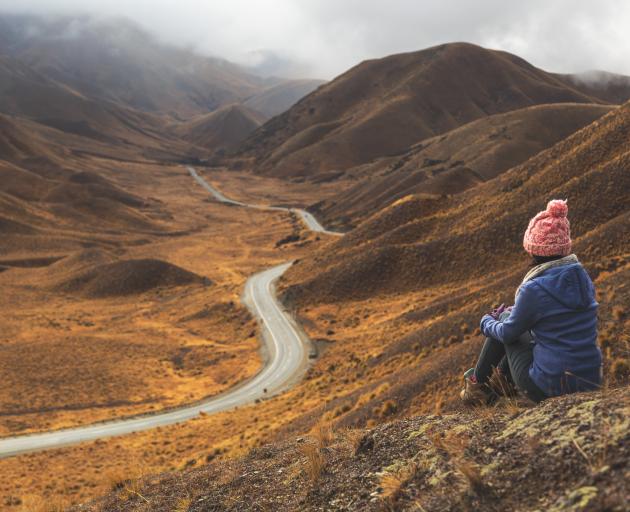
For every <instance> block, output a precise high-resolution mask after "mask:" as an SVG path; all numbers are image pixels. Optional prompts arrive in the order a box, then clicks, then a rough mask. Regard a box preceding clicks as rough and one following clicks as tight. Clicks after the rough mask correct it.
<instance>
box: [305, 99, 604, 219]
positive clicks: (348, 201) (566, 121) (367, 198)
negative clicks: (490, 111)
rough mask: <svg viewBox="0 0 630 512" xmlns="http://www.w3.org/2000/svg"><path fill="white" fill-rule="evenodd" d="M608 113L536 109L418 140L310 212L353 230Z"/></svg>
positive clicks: (504, 165)
mask: <svg viewBox="0 0 630 512" xmlns="http://www.w3.org/2000/svg"><path fill="white" fill-rule="evenodd" d="M611 108H613V107H611V106H606V105H587V104H579V103H575V104H573V103H561V104H552V105H536V106H534V107H527V108H524V109H519V110H515V111H512V112H507V113H505V114H495V115H493V116H489V117H486V118H483V119H479V120H477V121H473V122H471V123H468V124H466V125H464V126H462V127H460V128H456V129H455V130H452V131H450V132H447V133H446V134H444V135H441V136H436V137H433V138H430V139H426V140H423V141H422V142H420V143H418V144H415V145H414V146H412V147H411V148H410V149H409V150H408V151H407V152H405V153H403V154H402V155H400V156H395V157H389V158H382V159H378V160H375V161H374V162H370V163H368V164H364V165H362V166H358V167H356V168H352V169H349V170H347V171H346V172H345V173H344V177H347V178H350V179H352V180H354V181H355V182H356V184H355V185H353V186H352V187H350V188H349V189H347V190H344V191H342V192H340V193H339V194H338V195H337V196H335V197H332V198H331V199H329V200H327V201H324V202H322V203H320V204H317V205H315V206H314V207H313V210H314V211H316V212H317V213H318V215H319V216H320V217H321V218H323V220H324V221H325V222H326V224H327V225H331V226H335V225H340V224H341V225H344V224H348V223H349V224H350V225H354V224H356V223H357V222H358V221H360V220H361V219H364V218H366V217H367V216H369V215H370V214H372V213H375V212H376V211H377V210H379V209H381V208H383V207H385V206H387V205H389V204H391V203H392V202H393V201H395V200H397V199H400V198H402V197H404V196H406V195H408V194H423V195H424V196H425V197H427V198H429V197H436V196H437V197H439V196H442V195H451V194H457V193H459V192H462V191H464V190H466V189H468V188H470V187H472V186H474V185H476V184H478V183H481V182H484V181H488V180H490V179H492V178H494V177H496V176H498V175H499V174H500V173H502V172H503V171H506V170H507V169H509V168H511V167H514V166H515V165H517V164H520V163H521V162H523V161H525V160H527V159H528V158H529V157H531V156H533V155H535V154H536V153H538V152H540V151H542V150H543V149H546V148H548V147H550V146H552V145H553V144H555V143H556V142H558V141H559V140H562V139H564V138H565V137H567V136H569V135H570V134H572V133H573V132H575V131H576V130H578V129H579V128H582V127H583V126H586V125H587V124H590V123H591V122H593V121H594V120H595V119H597V118H598V117H600V116H602V115H603V114H605V113H606V112H608V111H609V110H610V109H611ZM344 220H346V222H343V221H344ZM344 227H345V225H344Z"/></svg>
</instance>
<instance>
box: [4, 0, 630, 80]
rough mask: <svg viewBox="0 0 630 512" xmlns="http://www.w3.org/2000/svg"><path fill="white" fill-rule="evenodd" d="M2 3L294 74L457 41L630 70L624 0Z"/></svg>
mask: <svg viewBox="0 0 630 512" xmlns="http://www.w3.org/2000/svg"><path fill="white" fill-rule="evenodd" d="M0 11H3V12H23V13H31V14H33V13H34V14H40V15H50V16H53V15H77V14H82V13H85V14H90V15H93V16H103V17H113V16H116V17H126V18H130V19H132V20H134V21H135V22H136V23H138V24H139V25H141V26H142V27H144V28H145V29H147V30H148V31H150V32H151V33H153V34H154V35H155V36H157V37H158V38H160V39H161V40H163V41H166V42H169V43H174V44H178V45H182V46H188V47H192V48H194V49H196V50H197V51H198V52H200V53H203V54H206V55H212V56H219V57H223V58H226V59H229V60H232V61H235V62H239V63H243V64H248V65H249V64H252V63H253V64H254V66H259V67H261V70H263V71H264V72H270V73H275V74H284V75H292V76H302V77H304V76H311V77H322V78H331V77H333V76H335V75H337V74H339V73H341V72H343V71H345V70H346V69H347V68H349V67H351V66H353V65H355V64H357V63H358V62H360V61H361V60H364V59H368V58H375V57H381V56H385V55H388V54H391V53H398V52H404V51H413V50H418V49H421V48H425V47H428V46H433V45H436V44H441V43H444V42H450V41H468V42H472V43H477V44H480V45H482V46H487V47H492V48H500V49H504V50H507V51H510V52H513V53H516V54H518V55H519V56H521V57H523V58H525V59H527V60H529V61H530V62H531V63H532V64H534V65H536V66H539V67H542V68H543V69H546V70H550V71H557V72H580V71H584V70H590V69H605V70H608V71H613V72H618V73H626V74H630V59H628V55H630V35H629V32H628V29H627V27H629V26H630V2H627V1H624V0H601V1H599V2H592V1H588V0H555V1H553V2H549V1H547V0H529V1H528V2H505V1H504V0H502V1H499V0H477V1H474V2H471V1H469V0H440V1H426V0H425V1H421V2H420V1H417V0H389V1H384V0H381V1H376V0H362V1H359V0H344V1H343V2H339V1H337V0H317V1H313V0H231V1H230V2H208V1H206V0H131V1H130V0H20V1H19V2H15V1H14V0H11V1H9V0H0Z"/></svg>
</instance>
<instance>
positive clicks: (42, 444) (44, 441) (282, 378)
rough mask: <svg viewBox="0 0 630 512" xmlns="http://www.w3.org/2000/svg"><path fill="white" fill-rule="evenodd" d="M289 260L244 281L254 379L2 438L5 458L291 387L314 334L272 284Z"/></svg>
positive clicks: (307, 217)
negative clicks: (255, 328) (203, 395)
mask: <svg viewBox="0 0 630 512" xmlns="http://www.w3.org/2000/svg"><path fill="white" fill-rule="evenodd" d="M188 171H189V172H190V174H191V176H192V177H193V178H195V180H197V182H198V183H199V184H200V185H202V186H203V187H204V188H205V189H206V190H207V191H208V192H210V193H211V194H212V195H213V196H214V197H215V198H216V199H217V200H218V201H221V202H223V203H227V204H233V205H236V206H247V207H253V208H258V209H262V210H282V211H295V212H297V213H298V214H299V215H300V216H301V217H302V219H303V220H304V222H305V224H306V225H307V226H308V227H309V228H310V229H312V230H313V231H317V232H321V233H327V234H334V235H339V234H340V233H334V232H330V231H328V230H326V229H325V228H324V227H322V226H321V224H319V222H317V219H315V217H313V216H312V215H311V214H310V213H308V212H306V211H305V210H301V209H297V208H296V209H289V208H282V207H275V206H256V205H247V204H245V203H241V202H239V201H233V200H231V199H228V198H227V197H225V196H224V195H223V194H221V192H219V191H218V190H216V189H215V188H214V187H212V186H211V185H210V184H208V183H207V182H206V181H205V180H204V179H203V178H201V177H200V176H199V175H198V174H197V172H196V171H195V170H194V169H193V168H192V167H188ZM290 266H291V263H284V264H282V265H278V266H276V267H272V268H270V269H267V270H265V271H263V272H260V273H258V274H254V275H253V276H251V277H250V278H249V279H248V281H247V283H246V284H245V290H244V292H243V302H244V303H245V304H246V305H247V307H248V308H249V310H250V311H251V312H252V314H253V315H254V316H255V317H256V318H258V320H259V322H260V324H261V325H262V331H263V339H264V344H263V355H264V358H265V365H264V366H263V368H262V370H261V371H260V372H259V373H258V374H257V375H255V376H254V377H252V378H251V379H249V380H247V381H245V382H243V383H241V384H239V385H237V386H235V387H234V388H231V389H229V390H228V391H226V392H224V393H222V394H220V395H217V396H214V397H212V398H208V399H207V400H203V401H200V402H198V403H196V404H193V405H189V406H185V407H181V408H176V409H171V410H167V411H164V412H160V413H156V414H150V415H144V416H138V417H134V418H128V419H122V420H113V421H107V422H103V423H98V424H94V425H88V426H85V427H76V428H69V429H63V430H56V431H51V432H43V433H38V434H31V435H23V436H18V437H7V438H2V439H0V458H6V457H11V456H14V455H18V454H20V453H26V452H34V451H41V450H46V449H51V448H59V447H62V446H68V445H72V444H77V443H81V442H84V441H91V440H94V439H100V438H104V437H111V436H120V435H124V434H131V433H132V432H139V431H142V430H148V429H152V428H155V427H159V426H163V425H171V424H173V423H179V422H182V421H186V420H189V419H191V418H194V417H195V416H197V415H199V413H201V412H203V413H215V412H219V411H224V410H227V409H232V408H234V407H238V406H240V405H245V404H250V403H252V402H254V401H256V400H257V399H260V398H264V397H266V396H270V395H273V394H274V393H278V392H280V391H283V390H285V389H287V387H289V386H290V385H291V384H292V383H294V382H295V381H297V380H298V379H299V378H301V376H302V374H303V372H304V370H305V368H306V366H307V359H308V352H309V345H310V342H309V340H308V339H307V338H306V335H305V334H304V333H303V331H302V330H301V329H300V327H299V326H298V325H297V324H296V323H295V321H294V320H293V318H292V317H291V316H290V315H289V314H288V313H287V312H285V311H284V310H283V309H282V306H281V305H280V304H279V303H278V301H277V299H276V296H275V292H274V290H273V283H274V282H275V281H276V280H277V279H278V278H279V277H280V276H281V275H282V274H283V273H284V272H285V271H286V270H287V269H288V268H289V267H290Z"/></svg>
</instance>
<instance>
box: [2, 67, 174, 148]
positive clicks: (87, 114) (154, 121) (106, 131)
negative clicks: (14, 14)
mask: <svg viewBox="0 0 630 512" xmlns="http://www.w3.org/2000/svg"><path fill="white" fill-rule="evenodd" d="M0 113H4V114H8V115H12V116H18V117H24V118H26V119H30V120H33V121H37V122H38V123H40V124H43V125H46V126H49V127H52V128H55V129H57V130H60V131H61V132H66V133H68V134H73V135H78V136H81V137H84V138H87V139H91V140H95V141H98V142H102V143H108V144H112V143H114V144H119V145H122V146H123V147H126V146H127V147H128V146H129V145H132V146H142V147H160V144H163V143H164V136H163V133H164V125H165V123H164V120H162V119H160V118H158V117H157V116H153V115H149V114H146V113H141V112H139V111H135V110H132V109H129V108H125V107H122V106H120V105H117V104H114V103H111V102H107V101H95V100H92V99H90V98H87V97H86V96H83V95H81V94H80V93H78V92H77V91H75V90H72V89H70V88H69V87H68V86H66V85H63V84H60V83H58V82H55V81H53V80H51V79H49V78H47V77H46V76H45V75H43V74H41V73H39V72H37V71H35V70H34V69H33V68H32V67H29V66H26V65H24V64H23V63H22V62H21V61H19V60H16V59H13V58H10V57H6V56H3V55H0Z"/></svg>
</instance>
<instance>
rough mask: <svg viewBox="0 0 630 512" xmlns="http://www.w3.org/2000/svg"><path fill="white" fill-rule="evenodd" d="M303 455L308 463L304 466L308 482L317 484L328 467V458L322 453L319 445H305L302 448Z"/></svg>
mask: <svg viewBox="0 0 630 512" xmlns="http://www.w3.org/2000/svg"><path fill="white" fill-rule="evenodd" d="M300 450H301V452H302V455H304V457H306V463H305V465H304V473H305V474H306V476H307V478H308V480H309V481H310V482H311V483H312V484H315V483H316V482H317V481H318V480H319V477H320V476H321V474H322V471H323V470H324V466H325V465H326V457H325V456H324V453H323V452H322V449H321V448H320V447H319V445H317V444H313V443H305V444H304V445H302V446H301V447H300Z"/></svg>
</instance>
